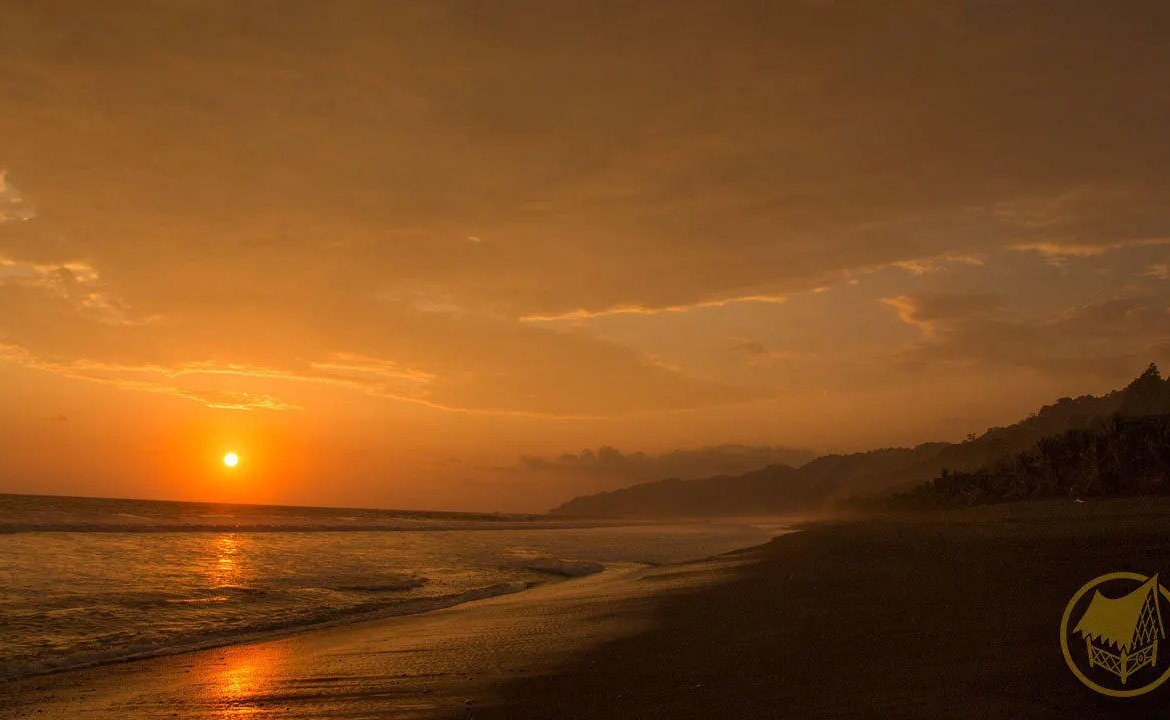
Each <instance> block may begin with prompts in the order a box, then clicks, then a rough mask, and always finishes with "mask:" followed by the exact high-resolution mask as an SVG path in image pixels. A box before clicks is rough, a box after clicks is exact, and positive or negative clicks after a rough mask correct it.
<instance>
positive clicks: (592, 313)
mask: <svg viewBox="0 0 1170 720" xmlns="http://www.w3.org/2000/svg"><path fill="white" fill-rule="evenodd" d="M787 300H788V298H787V297H786V296H784V295H741V296H737V297H728V298H721V299H718V300H702V301H700V302H695V303H688V304H683V305H661V306H649V305H639V304H630V305H617V306H614V307H610V308H605V309H602V310H586V309H579V310H571V311H569V312H565V313H554V314H549V315H526V316H524V317H522V318H520V319H521V320H522V321H524V322H558V321H562V320H589V319H592V318H598V317H607V316H611V315H647V316H649V315H661V314H663V313H686V312H692V311H694V310H703V309H706V308H721V307H727V306H728V305H734V304H736V303H767V304H773V305H778V304H780V303H784V302H787Z"/></svg>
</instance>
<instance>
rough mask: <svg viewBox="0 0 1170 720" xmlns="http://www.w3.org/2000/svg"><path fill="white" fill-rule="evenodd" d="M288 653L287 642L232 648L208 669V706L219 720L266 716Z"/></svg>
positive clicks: (206, 703)
mask: <svg viewBox="0 0 1170 720" xmlns="http://www.w3.org/2000/svg"><path fill="white" fill-rule="evenodd" d="M286 654H287V649H286V648H285V646H284V644H283V643H262V644H259V645H245V646H242V647H237V648H232V649H230V650H228V651H227V653H226V654H225V655H224V656H223V657H222V658H220V659H219V660H218V661H217V662H215V663H214V664H212V665H210V666H209V667H208V668H207V675H206V677H205V680H204V684H203V687H204V698H203V699H204V701H205V702H204V703H203V706H204V707H208V708H212V709H213V710H214V713H215V714H214V715H213V716H212V717H216V718H242V717H252V716H255V715H259V714H262V713H266V712H267V709H266V708H265V707H264V705H265V704H266V702H268V701H269V700H270V699H271V697H270V695H271V693H272V689H273V685H274V680H275V676H276V674H277V670H276V668H277V667H278V666H279V665H280V663H281V661H282V660H283V658H284V657H285V655H286Z"/></svg>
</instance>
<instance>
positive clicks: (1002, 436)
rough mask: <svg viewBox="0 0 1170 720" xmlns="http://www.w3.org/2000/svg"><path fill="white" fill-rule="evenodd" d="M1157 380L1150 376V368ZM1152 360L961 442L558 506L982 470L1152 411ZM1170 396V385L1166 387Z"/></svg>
mask: <svg viewBox="0 0 1170 720" xmlns="http://www.w3.org/2000/svg"><path fill="white" fill-rule="evenodd" d="M1151 373H1153V376H1154V377H1155V378H1156V380H1157V383H1159V384H1158V385H1157V386H1154V385H1152V384H1151V380H1150V378H1149V376H1150V374H1151ZM1165 387H1166V383H1165V382H1163V381H1162V379H1161V377H1160V376H1158V375H1157V369H1156V368H1154V367H1153V366H1152V365H1151V368H1150V369H1149V370H1147V371H1146V373H1144V374H1143V375H1142V377H1140V378H1138V379H1137V380H1135V381H1134V382H1133V383H1130V385H1129V386H1128V387H1127V388H1125V389H1124V390H1117V391H1114V392H1111V393H1108V394H1106V395H1103V396H1100V397H1095V396H1092V395H1083V396H1081V397H1078V398H1075V399H1074V398H1061V399H1060V400H1058V401H1057V402H1056V403H1055V404H1053V405H1046V406H1044V407H1043V408H1041V409H1040V411H1039V412H1037V413H1036V414H1034V415H1031V416H1030V417H1028V418H1026V419H1024V420H1022V421H1020V422H1018V423H1016V424H1014V425H1010V426H1008V427H996V428H991V429H990V430H988V431H987V432H985V433H983V434H982V435H979V436H974V435H972V437H970V438H969V439H968V440H966V441H964V442H961V443H945V442H935V443H924V444H922V445H919V446H917V447H914V448H887V449H882V450H871V451H869V452H864V453H852V454H847V455H824V456H821V457H819V458H817V459H815V460H813V461H811V462H809V463H807V464H805V465H803V466H801V467H799V468H792V467H789V466H786V465H772V466H768V467H765V468H763V469H760V470H756V471H753V472H749V473H745V474H743V475H720V476H716V477H709V478H703V479H699V480H678V479H669V480H660V481H657V482H649V483H642V484H639V485H633V486H631V487H628V488H623V489H621V490H614V491H612V492H604V493H598V494H595V495H585V496H582V497H578V498H574V499H572V500H570V501H569V502H566V503H565V504H563V505H561V506H560V507H557V508H555V509H553V510H552V511H551V512H553V513H555V514H560V515H587V516H599V517H714V516H728V515H764V514H773V513H795V512H806V511H811V510H824V509H826V508H828V507H831V506H832V505H834V504H836V503H837V502H839V501H843V500H847V499H848V500H850V501H856V500H858V499H865V498H870V499H875V498H878V497H883V496H888V495H889V494H890V493H892V492H895V491H899V490H907V489H909V488H911V487H914V486H915V485H919V484H922V483H925V482H927V481H930V480H931V479H932V478H937V477H939V476H940V474H942V473H943V472H944V471H946V472H947V473H948V474H950V473H966V472H975V471H977V470H979V469H981V468H984V467H988V466H991V465H994V464H995V463H997V462H998V461H1000V460H1003V459H1007V458H1011V457H1013V456H1015V455H1018V454H1020V453H1024V452H1027V451H1029V450H1030V449H1032V448H1034V447H1035V446H1036V444H1037V442H1038V441H1040V440H1041V439H1042V438H1047V437H1051V436H1055V435H1059V434H1061V433H1066V432H1069V431H1076V430H1087V429H1089V428H1090V427H1091V426H1095V424H1097V423H1100V422H1104V421H1105V420H1107V419H1108V418H1110V417H1111V416H1112V415H1114V414H1115V413H1117V412H1119V411H1121V410H1122V405H1123V403H1124V404H1125V406H1126V412H1128V413H1129V414H1130V415H1135V414H1149V412H1151V411H1153V410H1156V409H1157V408H1159V407H1162V404H1165V406H1166V407H1167V412H1170V399H1167V397H1164V396H1163V393H1164V390H1165ZM1166 395H1167V396H1170V393H1166Z"/></svg>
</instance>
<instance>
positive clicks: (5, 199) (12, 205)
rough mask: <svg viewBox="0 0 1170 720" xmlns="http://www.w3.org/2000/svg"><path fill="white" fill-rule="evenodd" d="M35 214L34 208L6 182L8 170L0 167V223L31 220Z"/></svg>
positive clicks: (14, 187)
mask: <svg viewBox="0 0 1170 720" xmlns="http://www.w3.org/2000/svg"><path fill="white" fill-rule="evenodd" d="M36 216H37V212H36V208H34V207H33V206H32V203H30V202H29V201H28V200H27V199H26V198H25V196H24V194H23V193H21V192H20V191H19V190H17V189H16V186H14V185H13V184H12V183H10V182H8V171H7V170H5V169H3V168H0V223H4V222H7V221H10V220H11V221H24V220H32V219H33V218H34V217H36Z"/></svg>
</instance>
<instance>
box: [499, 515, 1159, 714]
mask: <svg viewBox="0 0 1170 720" xmlns="http://www.w3.org/2000/svg"><path fill="white" fill-rule="evenodd" d="M746 555H747V556H748V557H750V559H751V563H750V564H748V565H746V566H743V567H741V568H739V569H738V570H735V571H732V572H729V573H727V576H726V577H725V578H724V580H723V581H722V582H719V583H717V584H715V585H713V586H709V587H706V588H704V589H702V590H701V591H699V592H688V593H669V594H668V595H666V596H664V597H662V598H661V599H660V600H661V601H660V603H659V605H658V606H657V610H656V613H655V619H654V623H653V624H652V625H651V627H650V629H649V630H647V631H645V632H642V633H640V634H637V635H635V636H632V637H628V638H625V639H621V640H616V641H614V642H611V643H607V644H605V645H603V646H601V647H598V648H595V649H594V650H592V651H590V652H588V653H586V654H584V655H582V656H581V657H579V658H578V659H577V661H576V663H575V664H574V665H573V666H572V667H570V668H568V669H566V670H564V671H563V672H561V673H558V674H555V675H551V676H545V677H535V678H524V679H521V680H516V681H513V682H510V683H508V684H507V685H506V686H505V687H503V688H502V694H501V698H502V699H501V702H500V704H499V705H497V706H495V707H492V708H490V709H488V710H487V711H485V712H483V713H479V714H477V715H476V717H480V718H672V719H674V720H677V719H679V718H1073V717H1076V718H1121V717H1148V718H1162V717H1167V710H1166V707H1167V696H1166V691H1165V689H1163V690H1162V691H1156V692H1154V693H1152V694H1151V695H1150V696H1146V698H1140V699H1137V700H1136V701H1135V700H1130V701H1113V700H1107V699H1105V698H1102V697H1099V696H1097V695H1095V694H1094V693H1093V692H1091V691H1090V690H1088V689H1087V688H1085V687H1083V686H1082V685H1080V684H1079V683H1078V681H1077V680H1076V679H1074V677H1073V675H1072V674H1071V673H1070V672H1069V671H1068V670H1067V669H1066V667H1065V665H1064V661H1063V659H1062V656H1061V651H1060V647H1059V644H1058V643H1059V640H1058V637H1059V631H1058V628H1059V623H1060V619H1061V615H1062V613H1063V611H1064V608H1065V605H1066V603H1067V602H1068V600H1069V598H1070V597H1071V596H1072V595H1073V593H1075V592H1076V590H1077V589H1078V588H1079V587H1080V586H1081V585H1083V584H1084V583H1085V582H1086V581H1088V580H1090V579H1092V578H1093V577H1096V576H1097V575H1100V574H1103V573H1107V572H1113V571H1117V570H1132V571H1136V572H1141V573H1143V574H1152V573H1155V572H1159V571H1162V570H1163V569H1165V568H1170V504H1167V503H1166V502H1164V501H1156V502H1151V503H1143V502H1141V501H1117V502H1101V503H1089V504H1086V505H1075V504H1072V503H1044V504H1019V505H1005V506H998V507H990V508H982V509H977V510H973V511H955V512H949V513H943V514H939V515H933V516H917V517H902V518H884V519H872V520H867V521H859V522H851V523H838V524H830V523H825V524H821V525H816V526H812V527H809V528H808V529H806V530H805V531H804V532H801V533H796V534H792V535H787V536H783V537H780V538H777V539H776V540H774V541H772V542H771V543H770V544H768V545H766V546H764V547H761V548H756V549H753V550H750V551H748V552H747V553H746Z"/></svg>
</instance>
